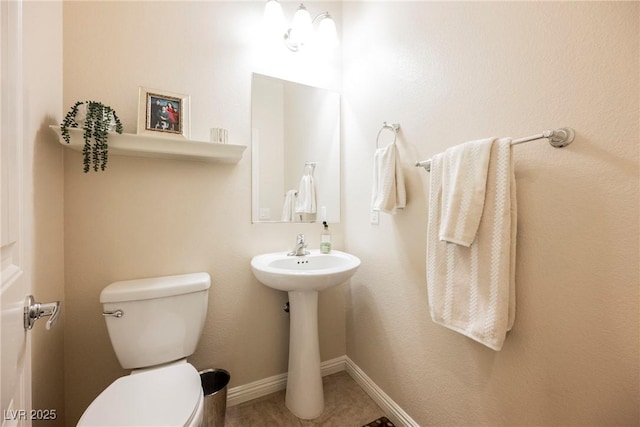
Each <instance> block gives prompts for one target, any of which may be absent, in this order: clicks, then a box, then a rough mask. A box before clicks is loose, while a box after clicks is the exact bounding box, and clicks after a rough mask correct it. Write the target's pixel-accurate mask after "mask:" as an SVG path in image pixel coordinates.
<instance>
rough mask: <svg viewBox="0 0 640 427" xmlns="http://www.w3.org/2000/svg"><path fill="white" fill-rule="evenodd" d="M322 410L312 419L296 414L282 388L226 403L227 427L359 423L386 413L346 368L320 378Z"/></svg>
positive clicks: (357, 425)
mask: <svg viewBox="0 0 640 427" xmlns="http://www.w3.org/2000/svg"><path fill="white" fill-rule="evenodd" d="M322 382H323V384H324V404H325V408H324V412H322V415H320V416H319V417H318V418H315V419H313V420H301V419H299V418H296V417H295V416H294V415H293V414H292V413H291V412H289V410H288V409H287V408H286V406H285V404H284V397H285V391H284V390H282V391H279V392H276V393H272V394H270V395H268V396H264V397H261V398H258V399H254V400H250V401H248V402H245V403H241V404H239V405H236V406H232V407H228V408H227V414H226V419H225V426H226V427H254V426H255V427H267V426H268V427H271V426H274V427H310V426H322V427H360V426H363V425H365V424H368V423H370V422H371V421H373V420H375V419H377V418H380V417H383V416H385V414H384V412H382V409H380V407H379V406H378V405H376V403H375V402H374V401H373V400H372V399H371V398H370V397H369V396H368V395H367V393H365V392H364V390H362V389H361V388H360V386H359V385H358V384H357V383H356V382H355V381H354V380H353V378H351V376H349V374H347V373H346V372H344V371H342V372H338V373H336V374H332V375H328V376H326V377H324V378H323V379H322Z"/></svg>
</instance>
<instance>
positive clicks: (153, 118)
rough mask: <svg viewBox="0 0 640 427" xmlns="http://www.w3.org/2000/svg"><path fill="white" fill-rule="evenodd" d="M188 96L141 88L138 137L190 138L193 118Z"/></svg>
mask: <svg viewBox="0 0 640 427" xmlns="http://www.w3.org/2000/svg"><path fill="white" fill-rule="evenodd" d="M190 101H191V98H190V97H189V96H188V95H181V94H179V93H173V92H167V91H164V90H156V89H149V88H146V87H142V86H141V87H140V89H139V95H138V132H137V133H138V135H154V136H161V137H168V138H179V137H183V138H189V134H190V129H191V123H190V122H191V117H190V111H189V104H190Z"/></svg>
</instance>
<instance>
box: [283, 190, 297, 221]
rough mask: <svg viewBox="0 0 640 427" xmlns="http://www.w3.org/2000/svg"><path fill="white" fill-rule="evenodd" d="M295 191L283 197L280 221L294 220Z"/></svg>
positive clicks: (288, 192) (290, 191)
mask: <svg viewBox="0 0 640 427" xmlns="http://www.w3.org/2000/svg"><path fill="white" fill-rule="evenodd" d="M295 205H296V190H289V191H287V192H286V194H285V195H284V205H283V206H282V215H281V216H280V221H284V222H291V221H293V220H294V218H295V214H296V211H295Z"/></svg>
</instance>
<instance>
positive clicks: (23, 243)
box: [0, 0, 31, 427]
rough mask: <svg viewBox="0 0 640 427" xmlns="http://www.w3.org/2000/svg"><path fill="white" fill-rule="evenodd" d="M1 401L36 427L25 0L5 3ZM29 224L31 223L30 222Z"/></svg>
mask: <svg viewBox="0 0 640 427" xmlns="http://www.w3.org/2000/svg"><path fill="white" fill-rule="evenodd" d="M0 28H1V31H0V45H1V47H0V81H1V84H2V86H1V90H0V98H1V101H0V187H1V191H0V222H1V228H0V383H1V389H0V401H1V404H2V414H1V415H2V418H1V419H2V423H1V425H2V426H3V427H4V426H31V421H30V418H31V346H30V341H29V339H28V334H27V332H26V331H25V329H24V321H23V310H24V301H25V297H26V295H28V294H30V293H31V292H30V277H31V274H30V264H29V259H30V256H29V253H30V245H29V241H28V236H29V235H30V234H29V232H28V231H29V230H27V229H26V228H27V225H25V224H27V221H26V219H27V218H30V215H31V212H26V211H25V209H27V208H26V204H25V203H24V194H25V191H24V188H23V182H24V177H25V176H27V175H26V174H27V173H30V171H29V170H26V169H27V166H26V165H27V164H29V163H30V162H25V161H23V157H22V148H23V144H24V141H23V128H22V126H23V117H22V114H23V112H22V111H23V110H22V108H23V104H22V98H23V84H22V1H21V0H12V1H4V0H3V1H0ZM29 223H30V222H29Z"/></svg>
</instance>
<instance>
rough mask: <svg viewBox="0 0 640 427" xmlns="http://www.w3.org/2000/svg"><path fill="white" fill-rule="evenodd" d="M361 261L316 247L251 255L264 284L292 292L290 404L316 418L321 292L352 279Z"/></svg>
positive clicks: (319, 396)
mask: <svg viewBox="0 0 640 427" xmlns="http://www.w3.org/2000/svg"><path fill="white" fill-rule="evenodd" d="M359 266H360V259H359V258H358V257H356V256H353V255H351V254H348V253H345V252H340V251H331V253H329V254H321V253H320V251H318V250H312V251H310V253H309V254H308V255H304V256H290V255H287V253H286V252H276V253H269V254H264V255H257V256H255V257H253V259H251V269H252V270H253V274H254V275H255V276H256V278H257V279H258V280H259V281H260V282H261V283H263V284H265V285H267V286H268V287H270V288H273V289H277V290H280V291H287V292H288V293H289V305H290V311H289V313H290V333H289V373H288V376H287V393H286V405H287V408H289V410H290V411H291V412H292V413H293V414H294V415H295V416H296V417H298V418H302V419H306V420H309V419H312V418H316V417H318V416H320V414H321V413H322V411H323V409H324V394H323V390H322V374H321V372H320V345H319V343H318V292H319V291H322V290H324V289H327V288H330V287H332V286H337V285H340V284H342V283H344V282H345V281H347V280H349V278H350V277H351V276H353V274H354V273H355V272H356V270H357V269H358V267H359Z"/></svg>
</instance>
